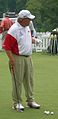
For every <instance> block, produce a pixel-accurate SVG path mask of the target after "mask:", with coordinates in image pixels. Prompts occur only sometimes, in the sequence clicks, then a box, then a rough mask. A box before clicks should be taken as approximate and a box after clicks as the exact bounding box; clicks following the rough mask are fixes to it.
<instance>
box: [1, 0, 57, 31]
mask: <svg viewBox="0 0 58 119" xmlns="http://www.w3.org/2000/svg"><path fill="white" fill-rule="evenodd" d="M22 9H28V10H30V11H31V12H32V13H33V14H34V15H35V16H36V17H35V20H34V25H35V28H36V30H37V31H51V30H53V29H54V28H56V27H58V0H56V1H55V0H6V1H5V0H0V16H1V13H2V12H6V11H16V12H17V13H18V12H19V11H20V10H22Z"/></svg>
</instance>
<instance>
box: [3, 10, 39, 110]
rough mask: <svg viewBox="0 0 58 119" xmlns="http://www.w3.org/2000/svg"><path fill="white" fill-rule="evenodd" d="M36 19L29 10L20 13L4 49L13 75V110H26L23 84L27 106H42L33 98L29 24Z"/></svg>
mask: <svg viewBox="0 0 58 119" xmlns="http://www.w3.org/2000/svg"><path fill="white" fill-rule="evenodd" d="M34 18H35V16H34V15H32V14H31V13H30V11H28V10H22V11H20V12H19V14H18V17H17V21H16V22H15V23H14V24H13V25H12V26H11V28H10V29H9V31H8V33H7V35H6V38H5V41H4V43H3V48H4V49H5V51H6V54H7V56H8V58H9V63H10V70H11V75H12V97H13V108H14V109H16V110H24V106H23V105H22V99H23V98H22V97H21V94H22V84H23V85H24V89H25V96H26V102H27V106H28V107H30V108H35V109H38V108H40V105H39V104H37V103H36V102H35V101H34V97H33V66H32V59H31V55H32V42H33V43H34V42H35V39H34V38H32V36H31V31H30V28H29V23H30V21H31V20H33V19H34Z"/></svg>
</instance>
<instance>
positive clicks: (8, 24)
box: [0, 14, 13, 40]
mask: <svg viewBox="0 0 58 119" xmlns="http://www.w3.org/2000/svg"><path fill="white" fill-rule="evenodd" d="M12 24H13V22H12V20H11V19H10V18H9V15H8V14H6V15H5V18H3V19H2V22H1V25H0V28H1V30H2V31H3V34H2V40H4V39H5V36H6V34H7V31H8V30H9V28H10V27H11V26H12Z"/></svg>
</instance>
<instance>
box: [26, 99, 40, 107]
mask: <svg viewBox="0 0 58 119" xmlns="http://www.w3.org/2000/svg"><path fill="white" fill-rule="evenodd" d="M27 106H28V107H30V108H34V109H39V108H40V105H39V104H37V103H36V102H34V101H32V102H28V103H27Z"/></svg>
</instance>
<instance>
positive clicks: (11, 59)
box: [5, 50, 15, 72]
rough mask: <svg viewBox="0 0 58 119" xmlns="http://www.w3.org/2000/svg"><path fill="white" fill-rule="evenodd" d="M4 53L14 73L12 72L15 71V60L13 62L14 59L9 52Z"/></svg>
mask: <svg viewBox="0 0 58 119" xmlns="http://www.w3.org/2000/svg"><path fill="white" fill-rule="evenodd" d="M5 51H6V54H7V56H8V58H9V62H10V65H11V68H12V70H13V72H14V70H15V60H14V57H13V55H12V52H11V51H10V50H5Z"/></svg>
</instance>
